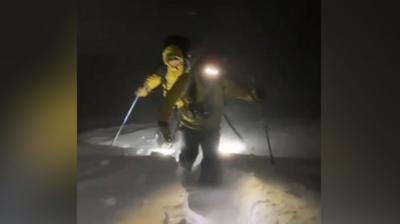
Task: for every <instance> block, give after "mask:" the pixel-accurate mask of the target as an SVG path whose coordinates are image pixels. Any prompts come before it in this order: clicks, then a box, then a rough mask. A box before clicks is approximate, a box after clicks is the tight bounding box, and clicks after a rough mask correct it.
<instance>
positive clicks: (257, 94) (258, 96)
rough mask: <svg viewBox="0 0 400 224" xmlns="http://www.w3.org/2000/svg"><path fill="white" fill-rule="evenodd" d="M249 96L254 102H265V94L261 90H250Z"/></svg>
mask: <svg viewBox="0 0 400 224" xmlns="http://www.w3.org/2000/svg"><path fill="white" fill-rule="evenodd" d="M251 95H252V98H253V100H254V101H260V100H265V92H264V90H261V89H252V90H251Z"/></svg>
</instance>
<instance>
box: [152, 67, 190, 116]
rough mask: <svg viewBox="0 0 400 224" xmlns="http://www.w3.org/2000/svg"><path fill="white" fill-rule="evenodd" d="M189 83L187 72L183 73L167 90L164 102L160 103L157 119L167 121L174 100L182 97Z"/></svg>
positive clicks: (170, 114)
mask: <svg viewBox="0 0 400 224" xmlns="http://www.w3.org/2000/svg"><path fill="white" fill-rule="evenodd" d="M188 83H189V74H188V73H185V74H183V75H182V76H181V77H180V78H179V79H178V80H177V81H176V82H175V84H174V86H173V87H172V88H171V89H170V90H169V91H168V92H167V95H166V96H165V98H164V102H163V103H162V104H161V108H160V117H159V121H161V122H166V123H168V122H169V120H170V118H171V116H172V113H173V110H174V106H175V104H176V102H177V101H178V100H179V99H181V98H182V97H183V95H184V94H185V91H186V87H187V85H188Z"/></svg>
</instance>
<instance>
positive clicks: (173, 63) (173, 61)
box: [168, 56, 183, 68]
mask: <svg viewBox="0 0 400 224" xmlns="http://www.w3.org/2000/svg"><path fill="white" fill-rule="evenodd" d="M168 64H169V65H170V66H171V67H173V68H178V67H179V66H182V65H183V59H182V58H180V57H176V56H175V57H172V58H171V59H170V60H169V61H168Z"/></svg>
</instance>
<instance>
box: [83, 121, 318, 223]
mask: <svg viewBox="0 0 400 224" xmlns="http://www.w3.org/2000/svg"><path fill="white" fill-rule="evenodd" d="M236 121H237V120H236ZM238 123H239V124H240V126H239V125H236V127H237V129H238V130H239V131H240V132H241V134H242V135H243V137H244V138H245V141H246V142H245V143H246V149H245V151H243V152H241V154H232V155H229V156H227V155H225V156H222V157H221V159H222V161H223V163H222V164H223V181H222V184H221V185H220V186H217V187H213V188H206V187H200V186H197V187H196V186H190V187H186V188H185V187H183V186H182V184H181V183H180V179H179V176H178V174H177V167H178V166H177V163H176V158H174V156H175V157H176V155H177V154H178V153H179V151H174V149H179V143H177V144H176V145H175V146H174V147H172V148H171V149H168V150H165V149H160V148H159V147H157V145H156V143H155V140H154V133H155V131H156V126H155V124H154V123H149V124H141V125H132V124H131V125H128V126H127V127H126V128H124V131H123V132H122V134H121V136H120V138H119V139H118V141H117V144H116V145H115V146H114V147H111V146H109V143H110V141H111V140H112V138H113V136H114V134H115V132H116V130H117V128H118V127H113V128H105V129H96V130H92V131H90V132H86V133H83V134H81V135H80V136H79V144H78V223H82V224H92V223H93V224H94V223H96V224H103V223H104V224H106V223H107V224H119V223H121V224H125V223H134V224H138V223H155V224H156V223H222V224H224V223H229V224H230V223H238V224H253V223H265V224H268V223H273V224H276V223H280V224H282V223H320V203H319V200H320V164H319V162H318V160H315V159H310V158H306V157H297V158H296V157H295V156H293V157H282V156H280V153H279V143H277V139H278V138H277V137H276V136H279V134H277V133H276V131H272V134H271V135H272V138H271V142H272V148H273V150H274V152H275V153H276V155H278V158H277V159H276V164H275V165H271V164H270V163H269V159H268V153H267V150H266V148H265V137H264V133H263V132H262V126H260V122H256V120H254V121H251V119H250V121H247V123H246V122H240V121H239V122H238ZM222 127H223V128H222V137H221V140H222V142H225V143H229V144H230V145H229V144H225V146H228V148H232V144H233V145H235V144H236V143H240V142H239V139H238V138H237V137H236V136H235V135H234V134H233V132H232V131H231V130H230V129H229V128H228V127H227V126H226V124H225V123H223V125H222ZM274 130H277V129H274ZM288 130H290V131H293V130H291V129H289V128H288ZM299 132H300V131H299ZM318 140H319V139H318ZM285 141H287V139H285ZM317 142H318V141H317ZM281 144H282V145H284V143H281ZM288 145H291V146H293V144H288ZM286 147H288V146H286ZM296 150H298V149H296V148H295V147H294V148H293V151H296ZM152 151H153V154H151V153H152ZM155 151H157V152H155ZM238 152H240V150H239V151H238ZM168 155H170V156H168ZM200 159H201V155H200V156H199V157H198V160H197V162H196V164H198V162H199V161H200ZM183 220H185V221H183Z"/></svg>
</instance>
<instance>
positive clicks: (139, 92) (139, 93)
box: [135, 87, 149, 97]
mask: <svg viewBox="0 0 400 224" xmlns="http://www.w3.org/2000/svg"><path fill="white" fill-rule="evenodd" d="M135 94H136V96H139V97H146V96H147V95H148V94H149V91H148V89H147V88H146V87H139V88H138V89H137V90H136V92H135Z"/></svg>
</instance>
